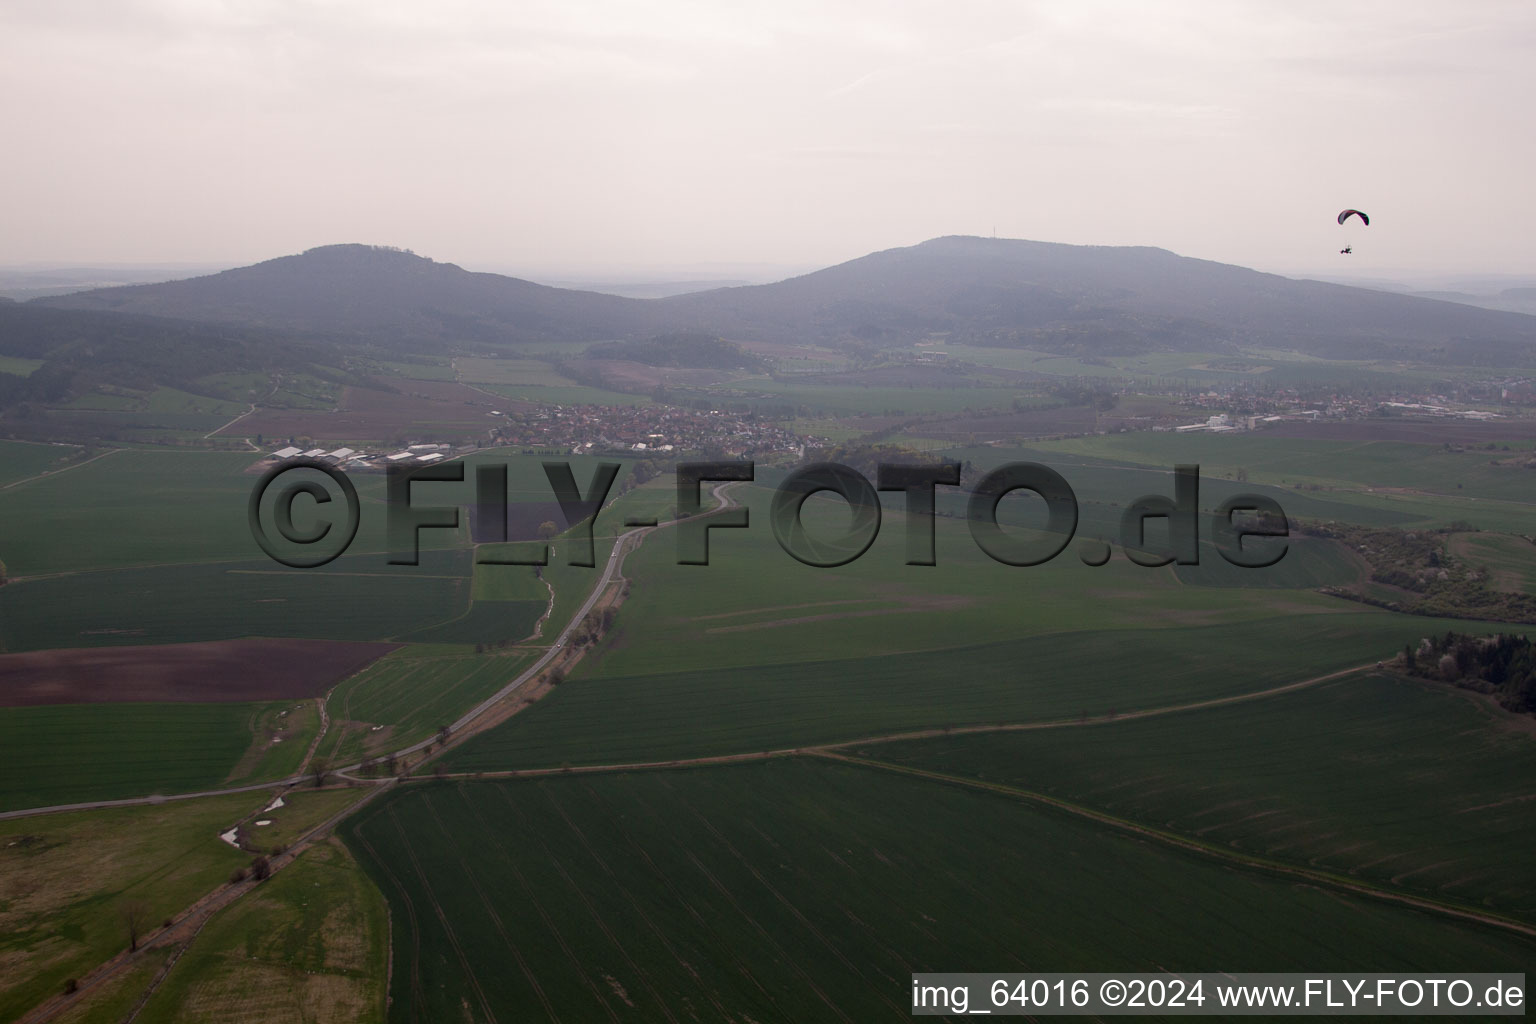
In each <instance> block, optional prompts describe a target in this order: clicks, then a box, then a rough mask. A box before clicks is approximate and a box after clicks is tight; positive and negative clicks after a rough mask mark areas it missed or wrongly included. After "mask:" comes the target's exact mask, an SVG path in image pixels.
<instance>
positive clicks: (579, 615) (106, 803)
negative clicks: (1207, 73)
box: [0, 483, 734, 820]
mask: <svg viewBox="0 0 1536 1024" xmlns="http://www.w3.org/2000/svg"><path fill="white" fill-rule="evenodd" d="M730 486H731V485H730V484H729V483H725V484H719V485H717V486H716V487H715V488H714V494H715V498H716V499H717V501H718V502H719V505H718V506H717V507H716V508H714V509H711V510H709V512H706V513H703V514H704V515H711V514H713V513H715V512H719V511H723V510H725V509H728V508H732V507H734V503H733V502H732V501H731V499H730V496H729V495H728V494H727V493H726V489H727V488H728V487H730ZM671 525H673V523H672V522H667V523H661V524H659V525H657V526H645V527H638V528H636V529H633V530H629V531H628V532H626V533H622V534H620V535H619V536H618V537H617V538H616V539H615V540H614V543H613V550H612V552H611V553H610V554H609V556H608V561H607V563H606V564H605V565H604V567H603V572H602V575H601V576H600V577H599V578H598V581H597V583H596V584H595V585H594V586H593V588H592V591H591V593H590V594H588V596H587V599H586V601H585V602H584V603H583V604H582V605H581V607H580V608H578V609H577V611H576V613H575V614H574V615H572V616H571V618H570V620H569V621H568V622H567V623H566V626H565V629H563V630H562V631H561V633H560V635H559V636H558V637H557V638H556V640H555V642H554V643H553V644H551V645H550V646H549V647H548V648H547V649H546V650H545V652H544V654H543V655H542V656H541V657H540V658H539V659H538V660H537V661H535V662H534V663H533V664H532V665H530V666H529V667H528V668H527V669H525V670H524V671H523V672H522V673H520V674H519V675H518V676H516V677H515V678H514V679H512V680H511V681H510V682H508V683H507V684H506V685H505V686H503V687H502V688H501V689H500V690H498V691H497V692H496V693H494V694H492V695H491V696H490V697H488V698H486V699H485V700H483V701H481V702H480V703H479V704H477V705H476V706H475V707H473V708H471V709H470V710H469V711H467V712H465V713H464V714H463V715H462V716H461V717H460V718H459V719H458V720H457V721H455V722H454V723H453V724H452V725H451V726H450V727H449V728H450V730H451V731H452V732H455V733H456V732H459V731H460V730H461V729H463V727H464V726H466V725H468V724H470V723H471V722H473V721H474V720H475V719H476V718H479V717H480V716H481V715H483V714H484V713H485V712H486V711H487V710H489V709H490V708H491V707H493V706H494V705H496V704H497V703H499V702H500V701H502V700H504V699H505V698H506V697H507V696H508V695H509V694H511V693H513V692H514V691H516V690H517V689H518V688H519V687H521V686H522V685H524V684H525V683H527V682H528V681H529V680H530V679H532V678H534V677H535V676H537V675H538V674H539V672H541V671H542V670H543V669H544V667H545V666H546V665H548V664H549V663H550V662H551V661H553V660H554V659H555V658H556V657H557V656H558V655H559V654H560V651H561V649H562V647H563V645H564V644H565V642H566V640H567V639H569V637H570V635H571V634H572V633H573V632H575V630H576V629H577V628H578V627H579V626H580V624H581V621H582V619H584V618H585V617H586V615H587V613H588V612H590V611H591V610H592V607H593V606H594V605H595V604H597V602H598V600H599V599H600V598H601V597H602V595H603V592H604V591H605V590H606V589H607V588H608V585H609V584H610V583H612V582H613V580H614V579H616V578H618V572H619V570H620V568H621V567H622V566H623V563H624V558H625V556H626V555H627V554H628V553H629V551H631V550H633V548H634V547H635V545H636V544H638V542H639V540H640V539H642V538H643V537H644V536H645V535H646V534H649V533H651V532H652V531H654V530H661V529H665V528H666V527H668V526H671ZM434 742H436V737H435V736H434V737H429V738H427V739H424V740H421V741H420V742H418V743H414V744H412V745H411V746H409V747H406V748H404V749H401V750H397V751H394V753H395V755H396V756H404V755H406V754H413V753H415V752H416V751H418V750H422V749H424V748H426V746H427V745H428V744H431V743H434ZM360 767H362V763H361V762H358V763H356V764H349V765H344V766H341V767H338V768H334V769H332V771H333V772H334V773H336V774H341V775H343V776H346V777H348V778H351V776H350V775H348V774H347V773H349V772H353V771H356V770H357V769H359V768H360ZM304 779H305V776H304V775H302V774H301V775H294V776H291V777H289V778H286V779H276V780H273V781H271V782H266V783H260V784H255V785H249V786H236V787H233V788H229V789H214V790H203V791H200V792H196V793H177V794H175V795H173V796H158V795H156V796H143V797H128V798H125V799H121V800H100V801H87V802H84V803H75V804H55V805H51V806H46V807H29V808H23V809H20V810H15V811H4V812H0V820H5V819H7V818H20V817H26V816H28V815H34V814H51V813H54V812H58V811H83V810H94V809H96V808H100V807H129V806H134V805H136V804H151V803H161V802H164V801H166V800H190V799H194V798H196V797H200V796H222V795H225V794H229V793H247V792H252V791H254V790H258V789H271V788H275V787H279V786H292V785H297V784H298V783H300V782H303V781H304ZM389 781H391V780H384V782H385V783H386V784H387V783H388V782H389Z"/></svg>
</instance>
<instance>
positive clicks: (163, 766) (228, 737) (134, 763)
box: [0, 702, 313, 811]
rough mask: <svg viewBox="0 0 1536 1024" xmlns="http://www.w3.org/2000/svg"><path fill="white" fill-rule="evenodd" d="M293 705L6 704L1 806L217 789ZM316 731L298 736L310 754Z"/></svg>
mask: <svg viewBox="0 0 1536 1024" xmlns="http://www.w3.org/2000/svg"><path fill="white" fill-rule="evenodd" d="M291 706H292V705H291V703H290V702H274V703H267V704H58V705H50V706H43V707H26V708H6V709H5V713H4V714H3V715H0V747H3V749H4V750H5V752H6V770H5V774H4V776H3V777H0V810H7V811H8V810H15V809H17V808H22V807H43V806H49V805H52V804H69V803H80V802H83V801H87V800H118V799H123V798H126V797H137V796H148V795H150V794H152V793H162V794H170V793H187V792H193V791H199V790H204V789H214V788H217V787H219V786H221V785H223V784H225V780H226V779H227V778H228V777H229V775H230V773H231V772H232V771H233V770H234V769H235V768H236V766H237V765H239V764H240V762H241V758H242V756H243V755H244V754H245V753H246V752H247V750H248V749H250V748H251V746H252V744H253V742H256V739H257V735H258V734H257V732H256V731H255V730H256V728H257V727H258V723H259V722H260V721H261V718H262V716H263V715H265V714H267V713H268V712H269V711H271V710H273V709H283V708H288V707H291ZM312 732H313V730H312V729H311V732H310V734H309V735H306V734H303V733H300V734H296V735H294V736H293V737H292V739H291V742H292V743H293V745H294V746H296V747H297V748H298V749H299V750H300V751H302V750H303V749H304V748H305V747H306V746H308V743H309V739H310V735H312ZM280 746H281V744H280ZM284 756H288V755H287V754H286V751H285V752H284ZM275 767H279V768H280V767H283V765H281V764H278V765H275ZM276 777H281V776H280V775H279V776H276ZM249 781H260V779H259V778H253V779H250V780H249Z"/></svg>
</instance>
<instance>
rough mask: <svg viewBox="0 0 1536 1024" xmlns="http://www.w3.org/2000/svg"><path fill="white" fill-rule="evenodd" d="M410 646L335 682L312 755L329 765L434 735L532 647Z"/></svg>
mask: <svg viewBox="0 0 1536 1024" xmlns="http://www.w3.org/2000/svg"><path fill="white" fill-rule="evenodd" d="M438 650H439V649H438V648H436V647H435V646H426V645H423V646H419V647H407V648H403V649H401V650H399V651H396V652H395V653H394V654H391V655H388V656H387V657H385V658H383V659H381V660H379V661H377V662H375V663H374V664H372V665H370V666H369V667H368V668H366V669H364V670H363V671H362V672H359V673H358V674H357V675H354V676H352V677H351V678H350V679H347V680H345V681H344V682H342V683H340V684H338V685H337V686H336V688H335V689H334V690H332V691H331V694H330V696H329V698H328V702H327V712H328V714H329V716H330V720H331V723H330V729H329V730H328V731H327V732H326V735H325V738H324V739H323V740H322V741H321V743H320V749H319V751H318V752H317V756H319V757H322V758H325V759H326V760H328V761H330V763H332V764H344V763H351V762H352V761H355V760H360V759H361V758H363V757H368V756H372V755H375V754H379V753H383V752H385V751H387V750H398V749H400V748H401V747H406V746H409V745H411V744H412V743H415V742H417V741H418V740H424V739H427V738H429V737H431V736H433V735H435V734H436V732H437V730H438V728H439V727H441V726H444V725H450V724H452V723H453V722H455V721H457V720H458V718H459V716H460V715H462V714H464V712H466V711H468V710H469V709H470V708H472V707H474V706H475V705H476V704H478V703H479V702H480V701H482V700H484V699H485V698H487V697H489V696H490V695H491V694H493V693H495V692H496V691H497V690H499V689H501V688H502V687H503V686H505V685H506V684H507V683H508V682H510V681H511V680H513V679H514V678H516V677H517V674H518V673H519V672H521V671H522V670H523V669H524V668H526V667H527V666H528V664H529V663H530V662H532V660H533V659H534V657H535V652H533V651H512V652H502V651H497V652H488V653H484V654H472V653H467V654H454V655H443V654H440V653H438Z"/></svg>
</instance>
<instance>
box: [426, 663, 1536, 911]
mask: <svg viewBox="0 0 1536 1024" xmlns="http://www.w3.org/2000/svg"><path fill="white" fill-rule="evenodd" d="M1374 664H1375V663H1374V662H1372V663H1368V664H1365V665H1358V666H1354V667H1352V668H1345V669H1339V670H1337V671H1335V672H1330V673H1327V674H1325V675H1320V676H1315V677H1312V678H1310V679H1304V680H1300V681H1298V682H1294V683H1287V684H1285V685H1283V686H1276V687H1271V688H1269V689H1266V690H1259V691H1255V692H1252V693H1245V694H1237V695H1234V696H1230V697H1219V698H1213V699H1210V700H1203V701H1195V702H1191V703H1187V704H1179V705H1171V706H1168V707H1161V708H1148V709H1144V710H1141V711H1134V712H1127V713H1123V714H1117V715H1113V716H1101V717H1097V718H1075V719H1062V720H1057V721H1050V722H1028V723H1014V724H1004V725H978V726H959V727H954V728H951V729H928V730H917V731H909V732H903V733H893V734H889V735H883V736H874V737H868V738H865V739H861V740H846V741H841V742H837V743H827V744H817V745H809V746H803V747H789V748H782V749H777V750H765V751H753V752H748V753H739V754H721V755H715V756H709V757H699V758H679V759H674V760H667V761H645V762H629V763H617V764H604V765H579V766H565V767H558V768H525V769H510V770H506V771H477V772H459V773H452V772H450V773H445V774H443V775H442V776H441V777H442V778H445V779H453V778H457V779H464V780H471V779H472V780H491V779H515V778H538V777H548V776H561V775H578V774H597V773H614V772H627V771H644V770H654V769H676V768H688V767H700V768H702V767H709V766H712V765H727V764H740V763H745V762H752V761H764V760H769V759H773V758H792V757H807V756H810V757H824V758H830V759H834V760H837V761H842V762H846V763H848V764H853V765H862V766H865V767H868V768H875V769H880V770H887V771H893V772H900V773H905V774H909V775H915V776H918V777H920V778H926V779H929V780H931V781H936V782H942V783H948V784H954V785H962V786H970V787H973V788H979V789H983V790H987V791H990V792H996V793H999V794H1002V795H1005V796H1011V797H1014V798H1018V799H1025V800H1030V801H1034V802H1037V803H1041V804H1044V805H1047V806H1049V807H1053V808H1056V809H1058V810H1061V811H1065V812H1067V813H1070V814H1074V815H1078V816H1081V817H1085V818H1089V819H1092V820H1094V821H1097V822H1099V823H1101V824H1106V825H1110V826H1113V827H1115V828H1117V829H1122V830H1127V831H1130V832H1134V833H1136V834H1137V835H1141V836H1146V837H1148V838H1152V839H1157V840H1160V841H1163V842H1166V843H1169V844H1170V845H1173V846H1177V847H1180V848H1184V849H1189V850H1193V851H1196V852H1199V853H1203V854H1205V855H1207V856H1210V857H1214V858H1217V859H1220V860H1225V861H1228V862H1232V863H1236V864H1239V865H1241V866H1243V867H1247V868H1252V869H1256V870H1262V871H1270V872H1279V873H1284V874H1288V875H1292V876H1297V877H1302V878H1305V879H1307V880H1308V881H1311V882H1315V883H1319V884H1324V885H1329V886H1332V887H1335V888H1339V889H1344V890H1347V891H1350V892H1354V893H1358V894H1362V895H1367V896H1371V897H1374V898H1378V899H1383V900H1388V901H1392V902H1398V903H1403V904H1406V905H1409V906H1413V907H1417V908H1419V909H1426V910H1433V911H1437V912H1441V913H1446V914H1450V915H1452V916H1455V917H1460V918H1464V919H1467V920H1472V921H1476V922H1478V923H1481V924H1490V925H1494V926H1497V927H1500V928H1505V929H1508V930H1512V931H1515V932H1518V933H1521V934H1525V935H1531V936H1536V926H1531V925H1528V924H1526V923H1524V922H1521V921H1518V920H1515V919H1512V918H1508V917H1504V916H1501V915H1498V914H1494V913H1491V912H1487V911H1479V910H1476V909H1473V908H1471V907H1467V906H1464V905H1461V904H1458V903H1455V902H1452V901H1440V900H1434V899H1429V898H1425V897H1419V896H1414V895H1410V894H1407V893H1403V892H1398V891H1396V890H1393V889H1387V888H1379V887H1376V886H1373V885H1371V884H1370V883H1365V882H1359V881H1356V880H1353V879H1349V878H1346V877H1344V876H1342V875H1338V874H1335V873H1332V872H1328V871H1322V870H1318V869H1315V868H1305V867H1301V866H1297V865H1294V864H1291V863H1288V862H1286V861H1283V860H1278V859H1273V858H1269V857H1261V856H1256V855H1252V854H1241V853H1236V852H1233V851H1230V850H1227V849H1225V848H1223V847H1221V846H1219V845H1216V844H1211V843H1205V842H1201V841H1199V840H1196V839H1191V838H1188V837H1186V836H1183V835H1180V834H1178V833H1176V832H1172V831H1167V830H1163V829H1157V828H1153V827H1150V826H1146V825H1142V824H1138V823H1136V822H1133V821H1130V820H1127V819H1124V818H1119V817H1116V816H1114V815H1110V814H1106V813H1104V812H1101V811H1097V810H1093V809H1091V808H1089V807H1086V806H1083V805H1081V804H1077V803H1074V802H1071V801H1067V800H1062V799H1060V798H1057V797H1051V796H1047V795H1045V794H1041V793H1036V792H1034V791H1031V790H1026V789H1022V788H1019V787H1015V786H1008V785H1004V784H1000V783H989V782H985V781H982V780H978V779H971V778H967V777H964V776H958V775H950V774H947V773H943V772H936V771H930V770H926V769H920V768H912V767H908V766H906V765H900V764H893V763H889V762H884V761H874V760H871V759H868V758H858V757H851V756H849V755H847V754H843V753H839V751H842V750H846V749H849V748H854V747H860V746H870V745H875V744H880V743H895V742H901V741H906V740H921V739H934V738H938V737H941V736H958V735H967V734H975V733H1002V732H1025V731H1034V730H1040V729H1056V728H1065V727H1074V726H1093V725H1110V724H1114V723H1118V722H1128V721H1134V720H1137V719H1145V718H1151V717H1155V716H1160V715H1167V714H1173V713H1176V712H1184V711H1195V710H1201V709H1205V708H1211V707H1218V706H1222V705H1230V704H1238V703H1244V702H1248V701H1253V700H1261V699H1264V698H1268V697H1274V696H1280V695H1283V694H1286V693H1292V692H1295V691H1297V690H1302V689H1307V688H1311V687H1316V686H1320V685H1322V684H1324V683H1328V682H1331V681H1334V680H1337V679H1340V678H1343V677H1346V676H1349V675H1352V674H1354V673H1356V672H1361V671H1365V670H1367V669H1370V668H1371V667H1373V666H1374Z"/></svg>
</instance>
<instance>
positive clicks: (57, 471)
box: [0, 448, 121, 491]
mask: <svg viewBox="0 0 1536 1024" xmlns="http://www.w3.org/2000/svg"><path fill="white" fill-rule="evenodd" d="M120 450H121V449H118V448H108V449H107V450H106V451H104V452H98V453H97V454H95V455H92V456H91V457H90V458H88V459H81V460H80V461H79V462H71V463H70V464H69V465H67V466H60V467H59V468H58V469H45V470H43V471H42V472H41V473H38V474H37V475H35V476H29V477H23V478H22V479H20V480H13V481H11V482H10V483H8V484H6V485H4V486H0V491H8V490H10V489H11V488H13V487H20V486H21V485H22V484H29V483H31V482H32V481H34V480H41V479H43V478H44V477H49V476H58V475H59V474H60V473H67V472H69V471H70V470H72V469H79V468H80V467H81V466H84V465H85V464H86V463H89V462H95V461H96V460H97V459H104V458H106V457H107V456H108V455H111V454H112V453H113V452H115V451H120Z"/></svg>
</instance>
